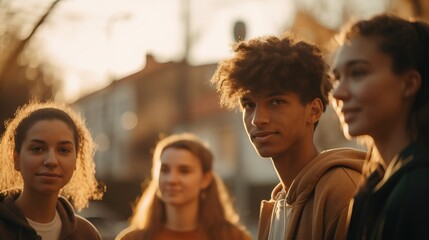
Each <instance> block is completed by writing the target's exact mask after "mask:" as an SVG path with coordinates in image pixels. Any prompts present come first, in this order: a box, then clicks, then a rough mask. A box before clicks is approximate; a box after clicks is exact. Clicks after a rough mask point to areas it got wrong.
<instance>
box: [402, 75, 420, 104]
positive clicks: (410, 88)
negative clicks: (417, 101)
mask: <svg viewBox="0 0 429 240" xmlns="http://www.w3.org/2000/svg"><path fill="white" fill-rule="evenodd" d="M421 84H422V78H421V75H420V73H419V72H418V71H417V70H411V71H408V72H407V73H406V75H405V78H404V85H403V88H404V89H403V96H404V98H409V97H411V96H414V95H416V93H417V92H418V91H419V89H420V86H421Z"/></svg>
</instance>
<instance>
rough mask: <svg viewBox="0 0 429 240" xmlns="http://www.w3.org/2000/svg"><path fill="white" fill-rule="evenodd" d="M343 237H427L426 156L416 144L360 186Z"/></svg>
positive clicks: (428, 190)
mask: <svg viewBox="0 0 429 240" xmlns="http://www.w3.org/2000/svg"><path fill="white" fill-rule="evenodd" d="M420 149H423V148H420ZM347 239H348V240H357V239H359V240H361V239H377V240H379V239H383V240H384V239H386V240H387V239H389V240H395V239H396V240H399V239H429V157H428V156H427V155H426V154H424V153H423V151H422V150H419V148H418V147H417V145H416V144H411V145H410V146H408V147H407V148H406V149H405V150H403V151H402V152H401V153H400V154H399V155H398V157H397V158H396V159H394V160H392V163H391V164H390V165H389V167H388V168H387V169H386V171H385V173H384V172H383V171H375V172H374V173H373V174H372V175H371V176H370V177H369V178H368V180H367V182H366V184H365V185H363V186H362V188H360V190H359V192H358V193H357V194H356V196H355V198H354V202H353V208H352V215H351V219H350V224H349V230H348V234H347Z"/></svg>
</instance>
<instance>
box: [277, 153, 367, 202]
mask: <svg viewBox="0 0 429 240" xmlns="http://www.w3.org/2000/svg"><path fill="white" fill-rule="evenodd" d="M365 154H366V153H365V152H364V151H357V150H356V149H350V148H337V149H330V150H326V151H323V152H321V153H320V154H319V155H317V156H316V157H315V158H314V159H313V160H311V161H310V162H309V163H308V164H307V165H306V166H305V167H304V168H303V169H302V170H301V171H300V173H299V174H298V175H297V176H296V178H295V180H294V181H293V183H292V185H291V186H290V188H289V190H288V191H285V192H287V195H286V203H287V204H289V205H292V204H300V203H304V202H305V201H306V200H307V198H308V196H309V195H310V194H311V193H312V192H313V190H314V188H315V187H316V184H317V183H318V182H319V180H320V178H321V177H323V176H324V175H325V173H326V172H328V171H330V170H331V169H333V168H346V169H350V170H353V171H356V172H359V173H360V172H361V171H362V164H363V161H364V159H365ZM282 190H283V186H282V185H281V184H279V185H277V186H276V187H275V188H274V190H273V192H272V193H271V200H274V201H275V200H277V199H279V198H280V197H282V196H281V195H282V194H281V192H282Z"/></svg>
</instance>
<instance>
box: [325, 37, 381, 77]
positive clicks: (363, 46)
mask: <svg viewBox="0 0 429 240" xmlns="http://www.w3.org/2000/svg"><path fill="white" fill-rule="evenodd" d="M378 42H379V41H377V39H375V38H363V37H355V38H353V39H351V40H347V41H346V42H344V44H343V45H342V46H341V47H340V48H339V49H338V50H337V52H336V54H335V57H334V61H333V64H332V68H333V69H334V70H336V69H341V68H343V67H346V66H347V64H349V63H350V62H353V61H360V60H364V61H368V62H377V61H380V60H381V59H382V58H386V57H388V56H387V55H386V54H384V53H383V52H381V51H380V49H379V47H378Z"/></svg>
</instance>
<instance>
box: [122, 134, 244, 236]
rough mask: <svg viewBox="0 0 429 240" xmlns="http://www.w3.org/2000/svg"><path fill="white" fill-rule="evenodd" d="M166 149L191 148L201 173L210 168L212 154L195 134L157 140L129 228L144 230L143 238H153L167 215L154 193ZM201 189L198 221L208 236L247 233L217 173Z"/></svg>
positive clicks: (163, 205) (210, 169)
mask: <svg viewBox="0 0 429 240" xmlns="http://www.w3.org/2000/svg"><path fill="white" fill-rule="evenodd" d="M167 148H179V149H186V150H188V151H190V152H191V153H192V154H194V155H195V156H197V158H198V159H199V160H200V162H201V167H202V170H203V173H207V172H209V171H212V166H213V154H212V152H211V150H210V149H209V147H208V146H207V145H206V144H205V143H204V142H202V141H201V139H199V138H198V137H196V136H195V135H193V134H190V133H183V134H176V135H171V136H169V137H166V138H164V139H162V140H161V141H160V142H158V144H157V146H156V148H155V152H154V155H153V163H152V179H151V180H150V182H149V184H148V185H147V187H146V188H145V190H144V192H143V194H142V196H141V197H140V199H139V200H138V202H137V205H136V207H135V209H134V213H133V216H132V218H131V225H130V227H129V229H130V231H132V230H135V229H140V230H143V235H144V237H143V239H153V237H154V236H155V234H156V233H157V232H159V231H160V230H161V229H162V228H163V225H164V223H165V220H166V217H167V213H166V211H165V204H164V203H163V202H162V200H161V199H160V198H159V196H158V194H157V191H158V177H159V172H160V166H161V160H160V159H161V154H162V153H163V151H164V150H165V149H167ZM203 191H204V195H205V197H204V198H203V199H200V201H199V204H200V205H199V214H198V216H199V219H198V222H199V223H201V225H200V227H201V229H202V230H204V231H205V232H206V233H207V235H208V236H209V237H210V238H211V239H213V240H215V239H216V240H223V239H225V240H227V239H237V238H232V236H237V231H241V230H242V231H243V232H246V231H245V229H244V227H243V226H242V225H241V224H240V223H239V216H238V214H237V212H236V211H235V209H234V207H233V204H232V200H231V198H230V195H229V194H228V191H227V189H226V187H225V186H224V184H223V181H222V180H221V179H220V178H219V177H218V176H217V175H216V174H214V173H213V180H212V182H211V183H210V184H209V186H208V187H207V188H206V189H204V190H203ZM242 236H243V234H242Z"/></svg>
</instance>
